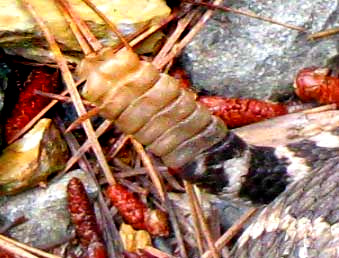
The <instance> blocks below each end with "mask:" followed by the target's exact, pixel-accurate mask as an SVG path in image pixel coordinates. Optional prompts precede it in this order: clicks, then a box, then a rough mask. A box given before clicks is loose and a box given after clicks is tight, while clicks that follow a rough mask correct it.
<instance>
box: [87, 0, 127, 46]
mask: <svg viewBox="0 0 339 258" xmlns="http://www.w3.org/2000/svg"><path fill="white" fill-rule="evenodd" d="M83 1H84V2H85V3H86V4H87V5H88V6H89V7H91V8H92V9H93V10H94V11H95V13H96V14H97V15H98V16H99V17H100V18H101V19H103V21H104V22H105V23H106V24H107V25H108V26H109V28H110V29H111V30H112V31H113V32H114V33H115V35H117V37H118V38H119V39H120V41H121V42H122V43H123V44H124V46H125V48H127V49H128V50H130V51H133V49H132V47H131V46H130V44H129V43H128V41H127V40H126V38H125V37H124V35H122V33H121V32H120V31H119V30H118V28H117V27H116V26H115V24H114V23H113V22H111V21H110V20H109V19H108V18H107V17H106V15H104V14H103V13H102V12H101V11H100V10H99V9H98V8H97V7H96V6H95V4H93V3H92V2H91V1H90V0H83Z"/></svg>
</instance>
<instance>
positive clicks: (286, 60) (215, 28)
mask: <svg viewBox="0 0 339 258" xmlns="http://www.w3.org/2000/svg"><path fill="white" fill-rule="evenodd" d="M224 4H225V5H227V6H230V7H233V8H238V9H241V10H247V11H252V12H254V13H256V14H258V15H261V16H265V17H269V18H273V19H275V20H277V21H280V22H283V23H289V24H293V25H297V26H301V27H304V28H306V33H302V32H298V31H295V30H291V29H287V28H284V27H281V26H278V25H273V24H270V23H267V22H264V21H260V20H256V19H252V18H249V17H245V16H240V15H236V14H231V13H221V12H219V11H218V12H216V14H215V15H214V18H213V19H212V20H210V21H209V22H208V24H207V25H206V27H205V28H204V29H203V30H202V31H201V32H200V34H199V35H197V36H196V37H195V38H194V40H193V42H191V44H190V45H189V46H188V47H187V48H186V50H185V52H184V55H183V58H182V61H183V63H184V65H185V68H186V69H187V70H188V71H189V72H190V74H191V77H192V80H193V85H194V87H196V88H197V89H200V90H201V89H204V90H207V91H209V92H211V93H214V94H215V93H217V94H221V95H227V96H234V97H239V96H242V97H255V98H260V99H272V100H276V99H280V98H282V97H284V96H285V95H289V94H290V93H292V91H293V88H292V87H291V85H292V82H293V78H294V76H295V74H296V73H297V71H298V70H299V69H300V68H302V67H305V66H312V65H316V66H317V65H325V64H326V61H327V60H329V59H330V58H333V57H335V56H336V55H338V49H339V40H338V39H339V35H336V36H332V37H329V38H326V39H322V40H317V41H307V35H308V34H309V33H314V32H318V31H321V30H324V29H329V28H333V27H338V25H339V15H338V14H339V1H338V0H301V1H294V0H286V1H281V0H272V1H259V0H242V1H234V0H231V1H226V2H225V3H224Z"/></svg>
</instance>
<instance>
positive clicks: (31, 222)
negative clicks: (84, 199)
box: [0, 170, 98, 248]
mask: <svg viewBox="0 0 339 258" xmlns="http://www.w3.org/2000/svg"><path fill="white" fill-rule="evenodd" d="M72 177H78V178H79V179H80V180H81V181H82V182H83V183H84V185H85V187H86V190H87V192H88V194H89V196H90V197H92V198H94V197H95V196H96V195H97V192H98V189H97V187H96V185H95V183H94V181H93V180H92V178H91V177H90V176H89V175H88V174H87V173H85V172H83V171H82V170H74V171H71V172H69V173H67V174H66V175H65V176H63V177H62V178H61V179H60V180H58V181H54V182H51V183H50V184H49V186H48V187H47V188H46V189H44V188H39V187H37V188H35V189H32V190H28V191H25V192H23V193H21V194H18V195H15V196H11V197H2V198H1V199H0V214H1V218H2V220H3V221H4V222H5V223H10V222H11V221H15V220H16V219H17V218H19V217H22V216H24V217H25V218H26V219H27V221H26V222H24V223H22V224H20V225H18V226H15V227H13V228H12V229H10V230H9V232H8V233H9V236H10V237H13V238H15V239H17V240H19V241H20V242H24V243H27V244H29V245H32V246H35V247H38V248H48V247H51V246H55V245H58V244H61V243H63V242H65V241H67V240H68V239H69V237H70V236H71V235H72V234H71V227H70V217H69V213H68V209H67V198H66V186H67V184H68V181H69V180H70V179H71V178H72Z"/></svg>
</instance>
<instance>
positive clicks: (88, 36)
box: [55, 0, 103, 52]
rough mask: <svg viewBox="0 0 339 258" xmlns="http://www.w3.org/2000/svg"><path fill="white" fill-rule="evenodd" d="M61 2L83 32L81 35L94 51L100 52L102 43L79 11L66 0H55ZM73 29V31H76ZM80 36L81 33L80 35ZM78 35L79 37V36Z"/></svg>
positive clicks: (75, 24)
mask: <svg viewBox="0 0 339 258" xmlns="http://www.w3.org/2000/svg"><path fill="white" fill-rule="evenodd" d="M55 1H56V2H57V3H59V4H60V5H61V6H62V7H63V8H62V9H64V11H66V12H67V13H68V14H69V16H70V17H71V18H72V20H73V21H74V26H77V28H78V29H77V30H76V31H79V32H81V33H82V35H81V37H82V38H84V39H85V40H87V43H88V45H89V46H90V47H91V48H92V50H93V51H94V52H98V51H99V50H100V49H102V48H103V46H102V44H101V43H100V42H99V41H98V40H97V39H96V37H95V36H94V34H93V33H92V32H91V31H90V30H89V28H88V26H87V25H86V23H85V22H84V21H83V20H82V19H81V18H80V16H79V15H78V13H77V12H76V11H75V10H74V9H73V8H72V6H71V5H70V4H69V3H68V2H67V1H66V0H55ZM76 31H73V32H76ZM78 36H79V37H80V35H78ZM78 36H77V37H78Z"/></svg>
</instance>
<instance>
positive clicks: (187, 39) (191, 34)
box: [157, 0, 223, 70]
mask: <svg viewBox="0 0 339 258" xmlns="http://www.w3.org/2000/svg"><path fill="white" fill-rule="evenodd" d="M222 2H223V1H222V0H215V1H214V2H213V4H215V5H218V4H220V3H222ZM213 12H214V11H213V10H208V11H206V12H205V13H204V15H203V16H202V17H201V18H200V20H199V21H198V22H197V24H196V25H195V26H194V27H193V28H192V29H191V30H190V31H189V32H188V33H187V35H186V36H185V37H184V38H183V39H182V40H181V41H180V42H179V43H178V44H177V45H176V46H175V47H174V48H173V49H172V50H171V51H170V52H169V53H168V55H167V56H166V57H164V58H163V60H161V62H158V64H157V68H158V69H159V70H162V69H163V67H165V66H166V64H167V63H168V62H169V61H170V60H173V59H174V58H175V57H176V56H177V55H179V54H180V53H181V50H182V49H183V48H184V47H185V46H186V45H187V44H188V43H189V42H190V41H191V40H192V39H193V37H194V36H195V35H196V34H197V33H198V32H199V31H200V30H201V29H202V28H203V26H204V25H205V23H206V22H207V20H208V19H209V18H211V16H212V14H213Z"/></svg>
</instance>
